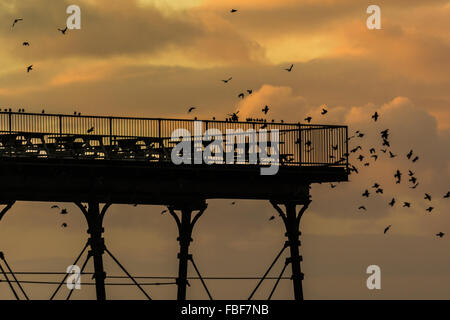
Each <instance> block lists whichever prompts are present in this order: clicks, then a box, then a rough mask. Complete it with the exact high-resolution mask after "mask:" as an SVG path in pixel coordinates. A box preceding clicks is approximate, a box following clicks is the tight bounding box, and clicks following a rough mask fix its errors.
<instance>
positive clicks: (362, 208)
mask: <svg viewBox="0 0 450 320" xmlns="http://www.w3.org/2000/svg"><path fill="white" fill-rule="evenodd" d="M358 210H364V211H366V210H367V209H366V207H365V206H360V207H359V208H358Z"/></svg>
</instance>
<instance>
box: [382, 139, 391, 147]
mask: <svg viewBox="0 0 450 320" xmlns="http://www.w3.org/2000/svg"><path fill="white" fill-rule="evenodd" d="M382 145H383V146H386V147H390V146H391V144H390V143H389V141H388V140H387V139H383V143H382Z"/></svg>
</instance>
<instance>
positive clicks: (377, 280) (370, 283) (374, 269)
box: [366, 264, 381, 290]
mask: <svg viewBox="0 0 450 320" xmlns="http://www.w3.org/2000/svg"><path fill="white" fill-rule="evenodd" d="M366 273H367V274H370V276H369V277H368V278H367V281H366V286H367V289H369V290H374V289H377V290H380V289H381V268H380V267H379V266H377V265H376V264H373V265H370V266H368V267H367V269H366Z"/></svg>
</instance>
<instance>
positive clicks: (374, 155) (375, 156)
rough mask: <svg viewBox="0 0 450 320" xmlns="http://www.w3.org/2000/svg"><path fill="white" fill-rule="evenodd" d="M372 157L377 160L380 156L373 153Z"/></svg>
mask: <svg viewBox="0 0 450 320" xmlns="http://www.w3.org/2000/svg"><path fill="white" fill-rule="evenodd" d="M370 157H371V158H374V159H375V161H377V159H378V156H377V155H376V154H373V155H371V156H370Z"/></svg>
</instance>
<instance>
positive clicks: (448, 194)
mask: <svg viewBox="0 0 450 320" xmlns="http://www.w3.org/2000/svg"><path fill="white" fill-rule="evenodd" d="M448 198H450V191H448V192H447V193H446V194H445V195H444V199H448Z"/></svg>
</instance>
